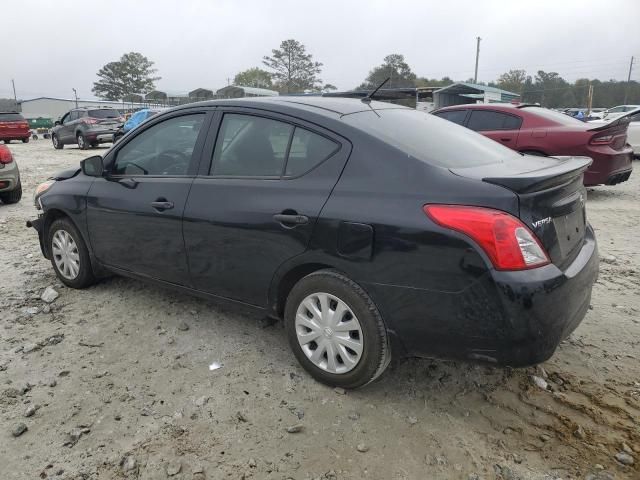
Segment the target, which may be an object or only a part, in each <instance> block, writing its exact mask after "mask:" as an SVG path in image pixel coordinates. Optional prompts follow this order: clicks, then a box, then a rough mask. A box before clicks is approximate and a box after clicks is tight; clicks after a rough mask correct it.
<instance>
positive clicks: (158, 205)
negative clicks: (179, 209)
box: [151, 200, 173, 211]
mask: <svg viewBox="0 0 640 480" xmlns="http://www.w3.org/2000/svg"><path fill="white" fill-rule="evenodd" d="M151 206H152V207H153V208H155V209H156V210H160V211H162V210H171V209H172V208H173V202H167V201H166V200H164V201H157V202H151Z"/></svg>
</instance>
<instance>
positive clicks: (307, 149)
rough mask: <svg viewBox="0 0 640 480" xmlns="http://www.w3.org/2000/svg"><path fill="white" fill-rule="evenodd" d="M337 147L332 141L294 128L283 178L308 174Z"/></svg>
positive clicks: (302, 129)
mask: <svg viewBox="0 0 640 480" xmlns="http://www.w3.org/2000/svg"><path fill="white" fill-rule="evenodd" d="M339 147H340V146H339V145H338V144H337V143H336V142H334V141H333V140H329V139H328V138H326V137H323V136H321V135H318V134H316V133H313V132H310V131H309V130H305V129H304V128H300V127H296V130H295V133H294V134H293V139H292V140H291V147H290V149H289V158H288V160H287V168H286V170H285V176H287V177H297V176H299V175H302V174H304V173H306V172H308V171H309V170H311V169H312V168H313V167H315V166H316V165H318V164H320V163H322V162H323V161H324V160H326V159H327V158H329V157H330V156H331V155H333V154H334V153H335V152H336V151H337V150H338V148H339Z"/></svg>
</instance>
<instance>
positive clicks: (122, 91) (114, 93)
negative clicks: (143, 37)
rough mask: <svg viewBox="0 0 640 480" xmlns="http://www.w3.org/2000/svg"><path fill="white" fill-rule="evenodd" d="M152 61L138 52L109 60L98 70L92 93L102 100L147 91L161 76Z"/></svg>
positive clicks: (118, 98)
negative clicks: (112, 60) (157, 74)
mask: <svg viewBox="0 0 640 480" xmlns="http://www.w3.org/2000/svg"><path fill="white" fill-rule="evenodd" d="M156 72H157V70H156V69H155V68H153V62H152V61H151V60H149V59H148V58H147V57H145V56H144V55H142V54H141V53H138V52H129V53H125V54H124V55H122V57H120V60H118V61H117V62H109V63H107V64H106V65H105V66H104V67H102V68H101V69H100V70H99V71H98V74H97V75H98V78H99V80H98V81H97V82H95V83H94V84H93V89H92V91H93V93H95V94H96V95H97V96H98V97H100V98H102V99H104V100H120V99H122V98H123V97H124V96H126V95H131V94H135V93H148V92H150V91H151V90H153V89H154V87H155V82H156V81H157V80H160V78H161V77H154V76H153V74H154V73H156Z"/></svg>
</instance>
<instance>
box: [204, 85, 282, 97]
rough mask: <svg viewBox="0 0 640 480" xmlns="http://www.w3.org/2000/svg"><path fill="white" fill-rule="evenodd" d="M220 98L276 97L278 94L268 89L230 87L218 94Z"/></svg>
mask: <svg viewBox="0 0 640 480" xmlns="http://www.w3.org/2000/svg"><path fill="white" fill-rule="evenodd" d="M216 95H217V97H218V98H242V97H275V96H277V95H278V92H276V91H275V90H268V89H266V88H256V87H243V86H242V85H228V86H226V87H224V88H221V89H220V90H218V91H217V92H216Z"/></svg>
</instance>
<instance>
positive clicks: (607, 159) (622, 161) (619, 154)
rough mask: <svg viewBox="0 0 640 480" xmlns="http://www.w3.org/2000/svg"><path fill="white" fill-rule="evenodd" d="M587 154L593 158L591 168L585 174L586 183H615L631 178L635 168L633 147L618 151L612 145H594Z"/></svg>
mask: <svg viewBox="0 0 640 480" xmlns="http://www.w3.org/2000/svg"><path fill="white" fill-rule="evenodd" d="M585 154H586V155H588V156H590V157H591V158H592V159H593V163H592V164H591V166H590V167H589V170H587V171H586V172H585V174H584V184H585V185H587V186H590V185H615V184H616V183H620V182H624V181H626V180H628V179H629V176H630V175H631V171H632V170H633V166H632V161H633V150H632V149H631V148H629V147H627V148H625V149H624V150H620V151H616V150H613V149H611V148H610V147H601V148H596V147H594V149H593V150H592V151H590V152H587V153H585Z"/></svg>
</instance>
